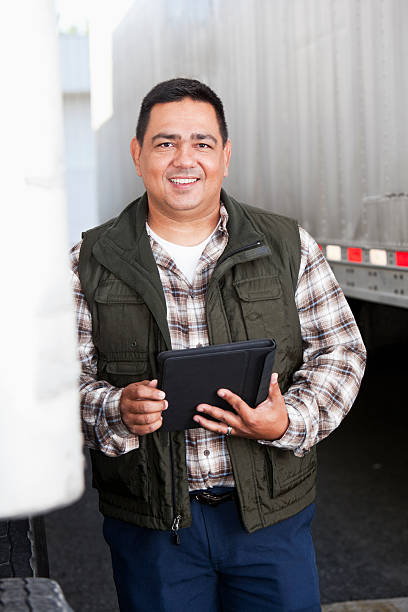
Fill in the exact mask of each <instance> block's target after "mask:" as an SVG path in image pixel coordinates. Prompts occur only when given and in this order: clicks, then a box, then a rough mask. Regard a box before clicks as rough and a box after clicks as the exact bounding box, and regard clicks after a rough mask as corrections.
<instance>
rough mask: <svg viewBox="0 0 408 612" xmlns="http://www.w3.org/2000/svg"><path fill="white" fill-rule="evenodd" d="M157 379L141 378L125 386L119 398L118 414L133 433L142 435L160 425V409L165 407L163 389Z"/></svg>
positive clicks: (161, 420) (165, 401)
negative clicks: (159, 387)
mask: <svg viewBox="0 0 408 612" xmlns="http://www.w3.org/2000/svg"><path fill="white" fill-rule="evenodd" d="M157 382H158V381H157V380H156V379H154V380H142V381H140V382H136V383H132V384H131V385H128V386H127V387H125V388H124V389H123V391H122V395H121V398H120V404H119V409H120V415H121V417H122V421H123V422H124V424H125V425H126V427H127V428H128V429H129V431H131V432H132V433H133V434H135V435H137V436H142V435H145V434H148V433H152V432H153V431H156V429H159V427H161V425H162V422H163V419H162V411H163V410H166V409H167V405H168V404H167V400H165V399H164V398H165V393H164V391H160V390H159V389H157V388H156V387H157Z"/></svg>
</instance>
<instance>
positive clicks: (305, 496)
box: [79, 191, 316, 532]
mask: <svg viewBox="0 0 408 612" xmlns="http://www.w3.org/2000/svg"><path fill="white" fill-rule="evenodd" d="M221 198H222V201H223V203H224V204H225V206H226V209H227V211H228V215H229V219H228V226H227V228H228V233H229V240H228V244H227V247H226V249H225V251H224V253H223V254H222V255H221V257H220V259H219V260H218V263H217V266H216V268H215V270H214V272H213V275H212V277H211V280H210V282H209V285H208V289H207V295H206V314H207V324H208V333H209V339H210V343H211V344H222V343H226V342H236V341H239V340H247V339H255V338H274V339H275V340H276V342H277V354H276V361H275V367H274V370H275V371H277V372H278V373H279V383H280V387H281V390H282V392H285V391H286V390H287V388H288V387H289V385H290V383H291V380H292V375H293V373H294V372H295V371H296V369H297V368H298V367H299V366H300V364H301V363H302V339H301V333H300V326H299V318H298V313H297V309H296V305H295V301H294V293H295V288H296V283H297V278H298V271H299V264H300V239H299V231H298V227H297V224H296V222H295V221H293V220H291V219H288V218H286V217H282V216H279V215H274V214H271V213H267V212H265V211H262V210H260V209H256V208H253V207H250V206H247V205H243V204H240V203H238V202H236V201H235V200H234V199H233V198H230V197H228V195H227V194H226V193H225V192H224V191H222V192H221ZM146 216H147V197H146V194H145V195H144V196H142V197H141V198H139V199H138V200H136V201H135V202H132V203H131V204H130V205H129V206H128V207H127V208H126V209H125V210H124V211H123V212H122V213H121V214H120V215H119V216H118V217H117V218H116V219H114V220H113V221H110V222H108V223H106V224H104V225H102V226H100V227H97V228H95V229H92V230H90V231H88V232H86V233H85V234H84V240H83V243H82V247H81V252H80V260H79V274H80V280H81V285H82V289H83V291H84V294H85V296H86V299H87V302H88V305H89V308H90V311H91V314H92V325H93V340H94V344H95V347H96V350H97V353H98V378H99V379H100V380H107V381H108V382H110V383H111V384H112V385H115V386H118V387H124V386H126V385H128V384H130V383H132V382H136V381H139V380H143V379H151V378H155V377H157V371H156V356H157V353H158V352H159V351H161V350H167V349H170V348H171V341H170V334H169V329H168V325H167V317H166V302H165V298H164V293H163V289H162V285H161V282H160V277H159V273H158V270H157V266H156V263H155V260H154V258H153V254H152V250H151V248H150V243H149V239H148V236H147V234H146V229H145V222H146ZM139 443H140V446H139V448H138V449H137V450H133V451H131V452H129V453H126V454H124V455H121V456H119V457H108V456H106V455H104V454H103V453H102V452H100V451H97V450H91V458H92V466H93V482H94V486H95V487H96V488H97V489H98V491H99V496H100V509H101V512H102V513H103V514H105V515H107V516H111V517H114V518H118V519H121V520H124V521H128V522H131V523H135V524H137V525H140V526H144V527H150V528H154V529H170V528H171V526H172V524H173V522H174V520H175V519H176V517H181V518H180V519H179V522H180V528H183V527H188V526H189V525H190V524H191V513H190V502H189V494H188V480H187V469H186V449H185V434H184V432H176V433H173V434H168V433H164V432H162V431H160V430H158V431H156V432H154V433H152V434H149V435H145V436H140V437H139ZM227 444H228V450H229V453H230V457H231V463H232V469H233V474H234V479H235V483H236V488H237V493H238V498H239V506H240V510H241V515H242V520H243V523H244V525H245V527H246V529H247V530H248V531H249V532H252V531H255V530H256V529H259V528H261V527H265V526H268V525H271V524H273V523H276V522H278V521H280V520H282V519H284V518H287V517H289V516H292V515H293V514H295V513H297V512H299V511H300V510H302V509H303V508H305V507H306V506H307V505H308V504H310V503H311V502H312V501H313V499H314V496H315V472H316V454H315V450H314V449H313V450H312V451H311V452H309V453H308V454H306V455H305V456H304V457H302V458H298V457H295V455H294V454H293V452H291V451H286V450H280V449H278V448H275V447H273V446H265V445H261V444H259V443H258V442H257V441H256V440H249V439H246V438H239V437H234V436H232V437H230V438H228V439H227Z"/></svg>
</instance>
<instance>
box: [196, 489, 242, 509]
mask: <svg viewBox="0 0 408 612" xmlns="http://www.w3.org/2000/svg"><path fill="white" fill-rule="evenodd" d="M234 496H235V491H230V492H229V493H221V494H220V495H216V494H214V493H207V491H201V492H200V493H191V498H192V499H195V500H196V501H198V502H200V504H205V505H206V506H218V505H219V504H222V503H223V502H226V501H229V500H230V499H233V498H234Z"/></svg>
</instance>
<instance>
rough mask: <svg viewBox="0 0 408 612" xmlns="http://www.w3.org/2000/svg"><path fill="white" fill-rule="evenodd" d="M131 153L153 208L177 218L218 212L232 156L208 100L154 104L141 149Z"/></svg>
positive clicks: (133, 145)
mask: <svg viewBox="0 0 408 612" xmlns="http://www.w3.org/2000/svg"><path fill="white" fill-rule="evenodd" d="M131 153H132V157H133V160H134V163H135V166H136V170H137V173H138V174H139V176H141V177H142V178H143V182H144V184H145V187H146V191H147V195H148V200H149V209H150V210H152V208H153V209H155V210H157V211H158V212H160V213H162V214H164V215H166V216H168V217H170V218H173V219H177V218H185V217H186V214H187V216H190V215H191V213H192V214H193V216H194V217H199V216H200V215H201V214H203V215H207V214H208V213H209V212H210V211H211V210H214V209H215V208H218V206H219V202H220V191H221V185H222V181H223V178H224V176H227V174H228V164H229V159H230V154H231V144H230V142H229V141H227V143H226V144H225V146H223V143H222V137H221V134H220V129H219V126H218V120H217V115H216V113H215V110H214V108H213V106H212V105H211V104H209V103H208V102H200V101H194V100H192V99H191V98H184V99H183V100H181V101H179V102H168V103H164V104H156V105H155V106H153V108H152V110H151V113H150V120H149V124H148V126H147V130H146V133H145V136H144V140H143V145H142V146H140V144H139V143H138V141H137V140H136V138H133V139H132V142H131Z"/></svg>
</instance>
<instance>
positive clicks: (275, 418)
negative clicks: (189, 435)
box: [194, 373, 289, 440]
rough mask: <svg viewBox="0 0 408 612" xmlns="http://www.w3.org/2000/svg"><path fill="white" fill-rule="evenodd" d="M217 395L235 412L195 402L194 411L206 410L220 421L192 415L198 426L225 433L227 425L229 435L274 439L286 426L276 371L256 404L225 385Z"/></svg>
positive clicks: (279, 435)
mask: <svg viewBox="0 0 408 612" xmlns="http://www.w3.org/2000/svg"><path fill="white" fill-rule="evenodd" d="M217 395H219V396H220V397H222V399H224V400H225V401H227V402H228V403H229V404H230V405H231V406H232V407H233V409H234V410H235V412H236V414H234V413H233V412H230V411H229V410H222V409H221V408H217V407H216V406H209V405H208V404H199V406H197V411H198V412H204V413H205V414H210V415H211V416H212V417H214V418H216V419H218V421H220V422H219V423H216V422H215V421H209V420H208V419H206V418H204V416H201V415H200V416H199V415H195V416H194V421H196V422H197V423H200V425H201V427H205V429H208V430H209V431H215V432H217V433H221V434H226V433H227V430H228V426H231V427H232V430H231V435H234V436H240V437H242V438H255V439H256V440H277V439H279V438H281V437H282V436H283V434H284V433H285V431H286V430H287V428H288V427H289V417H288V411H287V409H286V406H285V401H284V399H283V395H282V394H281V392H280V389H279V385H278V375H277V374H276V373H274V374H272V376H271V382H270V385H269V393H268V397H267V398H266V400H265V401H264V402H262V403H261V404H258V406H256V408H250V407H249V406H248V404H246V403H245V402H244V400H243V399H241V398H240V397H239V396H238V395H236V394H235V393H232V391H228V389H219V390H218V391H217Z"/></svg>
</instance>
